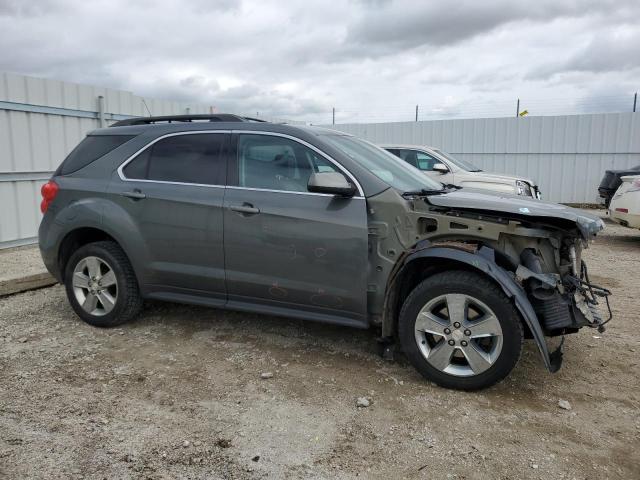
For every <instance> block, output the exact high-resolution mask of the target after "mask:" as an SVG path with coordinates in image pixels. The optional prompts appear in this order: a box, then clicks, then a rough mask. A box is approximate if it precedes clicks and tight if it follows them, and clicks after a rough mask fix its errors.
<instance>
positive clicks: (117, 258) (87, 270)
mask: <svg viewBox="0 0 640 480" xmlns="http://www.w3.org/2000/svg"><path fill="white" fill-rule="evenodd" d="M65 288H66V292H67V298H68V299H69V303H70V304H71V307H72V308H73V310H74V311H75V312H76V314H77V315H78V316H79V317H80V318H82V320H84V321H85V322H87V323H89V324H91V325H94V326H96V327H114V326H117V325H121V324H123V323H125V322H128V321H130V320H132V319H133V318H135V317H136V316H137V315H138V314H139V313H140V311H141V309H142V298H141V296H140V291H139V289H138V282H137V280H136V277H135V274H134V272H133V268H132V267H131V264H130V263H129V260H128V259H127V256H126V255H125V253H124V252H123V251H122V249H121V248H120V246H119V245H118V244H116V243H115V242H110V241H103V242H95V243H90V244H88V245H85V246H83V247H81V248H79V249H78V250H77V251H76V252H75V253H74V254H73V255H71V258H70V259H69V261H68V262H67V265H66V269H65Z"/></svg>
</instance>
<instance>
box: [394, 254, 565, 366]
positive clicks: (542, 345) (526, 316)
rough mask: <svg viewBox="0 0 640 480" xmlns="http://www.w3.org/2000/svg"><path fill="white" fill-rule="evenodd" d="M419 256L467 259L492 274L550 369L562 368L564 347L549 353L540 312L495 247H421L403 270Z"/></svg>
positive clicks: (484, 271)
mask: <svg viewBox="0 0 640 480" xmlns="http://www.w3.org/2000/svg"><path fill="white" fill-rule="evenodd" d="M419 258H443V259H447V260H452V261H455V262H460V263H464V264H466V265H469V266H471V267H473V268H474V269H476V270H479V271H481V272H482V273H484V274H485V275H488V276H489V277H491V278H492V279H493V280H494V281H495V282H496V283H497V284H498V285H500V287H501V288H502V290H503V291H504V293H505V294H506V295H507V296H508V297H509V298H510V299H511V300H512V301H513V302H514V304H515V306H516V308H517V309H518V311H519V312H520V315H521V316H522V319H523V320H524V322H525V323H526V325H527V326H528V327H529V330H531V333H532V335H533V338H534V340H535V341H536V344H537V345H538V350H540V354H541V355H542V360H543V361H544V364H545V366H546V367H547V370H549V371H550V372H552V373H555V372H557V371H558V370H559V369H560V365H561V363H562V353H561V350H560V348H559V349H558V350H557V351H556V352H553V353H549V349H548V347H547V342H546V341H545V338H544V332H543V331H542V327H541V326H540V321H539V320H538V316H537V315H536V312H535V311H534V309H533V306H532V305H531V302H530V301H529V299H528V298H527V294H526V292H525V291H524V290H523V288H522V287H521V286H520V285H519V284H518V283H517V282H516V281H515V279H514V278H513V277H512V276H511V275H510V274H509V272H508V271H507V270H505V269H504V268H502V267H500V266H499V265H497V264H496V263H495V251H494V250H493V249H492V248H489V247H485V246H483V247H481V248H480V250H478V251H477V252H476V253H471V252H467V251H464V250H460V249H456V248H451V247H427V248H423V249H420V250H414V251H413V252H412V253H410V254H409V255H407V257H405V259H404V262H403V265H402V268H401V270H403V269H404V267H405V266H406V265H408V264H409V263H411V262H412V261H415V260H417V259H419Z"/></svg>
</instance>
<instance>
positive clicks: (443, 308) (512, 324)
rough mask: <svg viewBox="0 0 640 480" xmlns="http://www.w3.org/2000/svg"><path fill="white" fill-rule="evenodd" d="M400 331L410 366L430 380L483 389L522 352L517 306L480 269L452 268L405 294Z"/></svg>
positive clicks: (499, 377)
mask: <svg viewBox="0 0 640 480" xmlns="http://www.w3.org/2000/svg"><path fill="white" fill-rule="evenodd" d="M398 335H399V338H400V343H401V345H402V348H403V350H404V352H405V354H406V355H407V357H408V358H409V361H410V362H411V363H412V365H413V366H414V367H415V368H416V369H417V370H418V371H419V372H420V373H421V374H422V375H423V376H424V377H425V378H426V379H428V380H431V381H433V382H434V383H436V384H438V385H440V386H442V387H446V388H453V389H457V390H479V389H482V388H487V387H490V386H492V385H494V384H496V383H498V382H500V381H501V380H502V379H504V378H505V377H506V376H507V375H508V374H509V372H510V371H511V370H512V369H513V367H514V366H515V365H516V363H517V362H518V360H519V358H520V354H521V352H522V341H523V328H522V323H521V321H520V316H519V314H518V311H517V310H516V308H515V307H514V305H513V303H512V302H511V300H510V299H509V298H508V297H507V296H506V295H505V294H504V292H503V291H502V289H501V288H500V287H499V286H498V285H496V284H495V283H494V282H492V281H491V280H489V279H488V278H487V277H485V276H483V275H481V274H480V273H475V272H469V271H462V270H460V271H457V270H456V271H448V272H443V273H439V274H436V275H433V276H431V277H429V278H427V279H426V280H423V281H422V282H421V283H419V284H418V285H417V286H416V287H415V288H414V289H413V291H412V292H411V293H410V294H409V295H408V296H407V298H406V299H405V301H404V303H403V305H402V309H401V311H400V316H399V325H398Z"/></svg>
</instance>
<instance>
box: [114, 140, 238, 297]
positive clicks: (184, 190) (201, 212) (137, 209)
mask: <svg viewBox="0 0 640 480" xmlns="http://www.w3.org/2000/svg"><path fill="white" fill-rule="evenodd" d="M229 137H230V134H229V133H225V132H181V133H177V134H170V135H166V136H164V137H161V138H160V139H158V140H156V141H155V142H153V143H152V144H151V145H149V146H148V147H147V148H146V149H144V150H143V151H141V152H139V153H138V154H137V155H136V156H134V157H133V158H132V159H130V160H128V161H127V162H125V163H124V164H123V165H122V166H121V167H120V168H119V169H118V178H117V179H116V180H115V181H113V182H112V183H111V186H110V190H111V193H113V194H115V195H114V199H115V201H116V202H117V203H118V204H119V205H120V206H121V207H122V208H123V209H124V210H125V211H126V212H127V214H128V216H129V217H130V218H131V219H132V221H133V222H134V224H135V227H136V228H137V230H138V232H132V235H136V234H137V235H139V237H140V241H141V242H142V243H143V247H144V251H145V254H146V255H147V258H146V260H145V262H143V263H142V268H143V269H144V275H143V278H144V281H145V282H146V284H147V285H145V286H143V288H146V289H148V290H149V289H150V290H153V291H164V292H174V293H183V294H191V295H203V296H206V297H207V298H209V299H213V300H214V303H215V300H218V301H219V303H220V304H223V303H224V302H225V300H226V291H225V280H224V254H223V244H222V242H223V234H222V232H223V214H222V204H223V199H224V184H225V178H226V156H225V155H226V153H225V152H226V148H227V147H228V141H229Z"/></svg>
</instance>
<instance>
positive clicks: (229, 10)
mask: <svg viewBox="0 0 640 480" xmlns="http://www.w3.org/2000/svg"><path fill="white" fill-rule="evenodd" d="M639 25H640V1H639V0H620V1H608V0H594V1H590V0H585V1H577V0H576V1H573V0H568V1H562V0H551V1H549V0H531V1H526V2H517V1H515V0H482V1H480V0H468V1H464V0H455V1H454V0H450V1H434V0H429V1H390V0H389V1H386V0H369V1H364V0H363V1H356V0H353V1H340V0H338V1H327V0H321V1H316V0H302V1H292V0H288V1H282V0H281V1H275V0H274V1H271V0H260V1H252V0H251V1H250V0H246V1H242V2H240V1H232V0H223V1H217V2H216V1H213V0H211V1H209V0H135V1H134V0H128V1H119V0H107V1H92V0H64V1H63V0H60V1H58V0H41V1H38V0H0V71H8V72H14V73H21V74H26V75H33V76H38V77H47V78H55V79H59V80H67V81H73V82H78V83H88V84H95V85H100V86H107V87H113V88H120V89H125V90H130V91H133V92H134V93H136V94H139V95H145V96H151V97H159V98H166V99H173V100H186V101H197V102H199V103H205V104H210V105H213V106H215V107H216V108H217V109H218V110H219V111H225V112H238V113H245V114H247V113H255V112H260V114H264V115H275V116H280V117H287V118H292V119H303V120H307V121H312V122H314V123H322V122H330V121H331V108H332V107H334V106H335V107H336V109H337V113H336V115H337V120H338V121H354V120H355V121H366V120H410V119H411V118H412V117H413V115H414V109H415V105H416V104H419V105H420V110H421V111H420V114H421V118H434V117H446V116H476V115H478V116H495V115H496V114H500V113H502V112H504V114H508V115H512V114H515V99H516V98H517V97H520V98H521V99H522V105H523V108H526V109H528V110H529V111H530V112H531V114H536V113H554V112H555V110H557V111H558V113H579V112H580V111H602V110H621V109H627V110H628V109H630V108H631V104H632V95H633V92H635V91H636V90H640V27H639ZM554 109H555V110H554Z"/></svg>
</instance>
